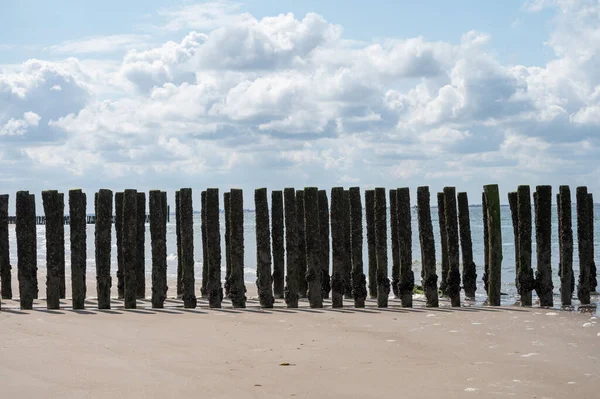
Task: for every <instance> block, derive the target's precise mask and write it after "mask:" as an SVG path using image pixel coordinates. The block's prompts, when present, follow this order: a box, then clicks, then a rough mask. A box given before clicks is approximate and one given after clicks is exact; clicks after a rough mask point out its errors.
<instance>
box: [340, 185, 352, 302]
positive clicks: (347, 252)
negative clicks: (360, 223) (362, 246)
mask: <svg viewBox="0 0 600 399" xmlns="http://www.w3.org/2000/svg"><path fill="white" fill-rule="evenodd" d="M343 206H344V213H343V214H342V215H343V216H344V252H343V255H344V297H345V298H346V299H352V298H353V296H352V245H351V243H350V234H351V232H350V193H349V192H348V190H344V202H343Z"/></svg>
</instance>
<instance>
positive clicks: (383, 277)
mask: <svg viewBox="0 0 600 399" xmlns="http://www.w3.org/2000/svg"><path fill="white" fill-rule="evenodd" d="M375 245H376V247H377V306H378V307H380V308H387V306H388V298H389V295H390V280H389V279H388V256H387V203H386V198H385V188H383V187H377V188H375Z"/></svg>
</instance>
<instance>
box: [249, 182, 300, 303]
mask: <svg viewBox="0 0 600 399" xmlns="http://www.w3.org/2000/svg"><path fill="white" fill-rule="evenodd" d="M254 205H255V209H256V210H255V213H254V214H255V217H256V287H257V288H258V298H259V300H260V306H261V307H263V308H272V307H273V303H274V302H275V299H274V298H273V288H272V283H273V279H272V277H271V234H270V233H269V205H268V204H267V189H266V188H257V189H256V190H254ZM300 207H302V208H303V206H302V204H298V206H297V208H300Z"/></svg>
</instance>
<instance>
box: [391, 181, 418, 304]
mask: <svg viewBox="0 0 600 399" xmlns="http://www.w3.org/2000/svg"><path fill="white" fill-rule="evenodd" d="M396 203H397V205H396V207H397V208H396V210H397V213H398V247H399V251H400V281H399V282H398V295H399V297H400V302H401V303H402V307H403V308H411V307H412V294H413V289H414V287H415V274H414V273H413V271H412V227H411V214H410V190H409V189H408V187H403V188H399V189H397V190H396Z"/></svg>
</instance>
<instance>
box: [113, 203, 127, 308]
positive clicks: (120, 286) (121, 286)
mask: <svg viewBox="0 0 600 399" xmlns="http://www.w3.org/2000/svg"><path fill="white" fill-rule="evenodd" d="M115 236H116V239H117V292H118V297H119V299H122V298H123V297H124V296H125V274H124V268H123V193H122V192H117V193H115Z"/></svg>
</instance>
